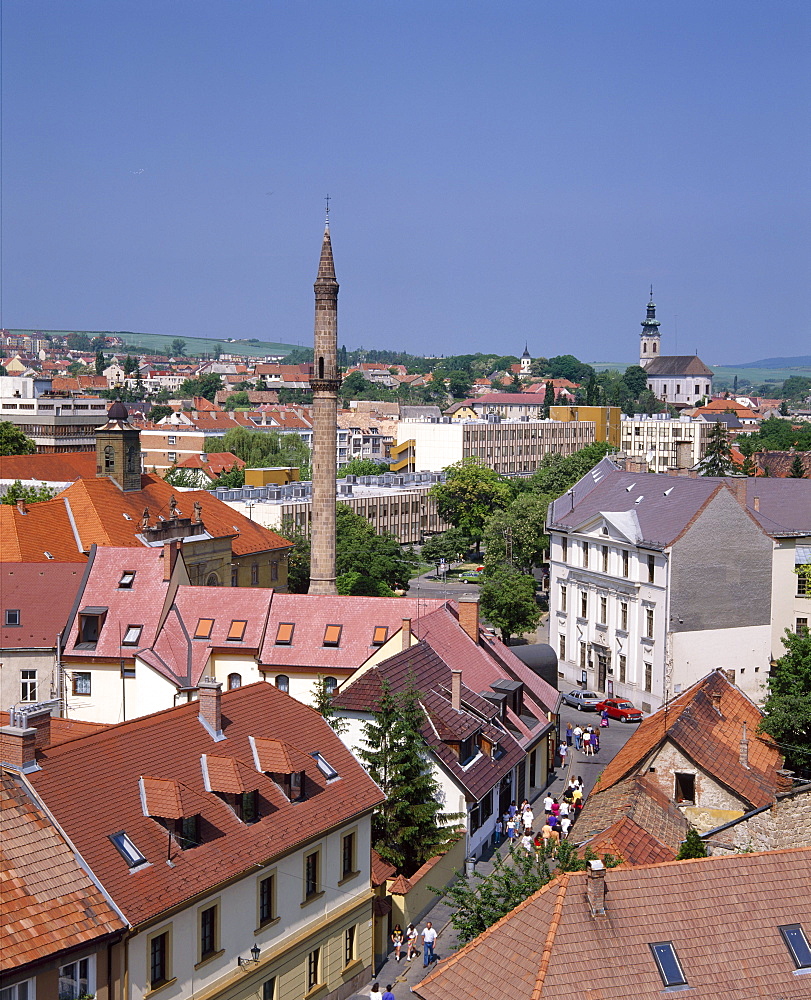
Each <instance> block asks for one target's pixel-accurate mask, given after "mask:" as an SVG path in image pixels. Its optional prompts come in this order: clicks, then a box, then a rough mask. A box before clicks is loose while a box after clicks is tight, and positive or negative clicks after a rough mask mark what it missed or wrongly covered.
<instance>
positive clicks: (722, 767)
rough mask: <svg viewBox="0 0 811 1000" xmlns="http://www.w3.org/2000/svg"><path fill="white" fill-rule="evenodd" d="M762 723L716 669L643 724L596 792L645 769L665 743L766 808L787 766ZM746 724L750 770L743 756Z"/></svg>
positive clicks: (753, 805) (754, 805) (750, 802)
mask: <svg viewBox="0 0 811 1000" xmlns="http://www.w3.org/2000/svg"><path fill="white" fill-rule="evenodd" d="M719 699H720V700H719ZM762 718H763V716H762V713H761V712H760V710H759V709H758V707H757V706H756V705H755V704H754V703H753V702H751V701H750V700H749V699H748V698H747V697H746V695H745V694H744V693H743V692H742V691H741V690H740V689H739V688H737V687H736V686H735V685H734V684H730V682H729V681H728V680H727V679H726V677H725V676H724V674H723V672H722V671H720V670H714V671H713V672H712V673H711V674H708V675H707V676H706V677H704V678H702V679H701V680H700V681H697V682H696V683H695V684H694V685H693V686H692V687H690V688H688V690H687V691H685V692H683V693H682V694H680V695H679V696H678V697H677V698H674V699H673V701H671V702H670V704H669V705H667V706H665V707H664V708H660V709H659V711H658V712H655V713H654V714H653V715H650V716H648V718H647V719H644V720H643V721H642V722H641V723H640V725H639V728H638V729H637V730H636V732H635V733H634V734H633V736H632V737H631V738H630V739H629V740H628V742H627V743H626V744H625V746H624V747H623V748H622V749H621V750H620V751H619V752H618V753H617V754H616V756H615V757H614V758H613V759H612V760H611V761H610V762H609V764H608V766H607V767H606V768H605V770H604V771H603V772H602V775H601V776H600V779H599V784H598V786H597V788H598V790H599V791H600V792H602V791H603V789H606V788H610V787H611V786H612V785H614V784H616V783H617V782H619V781H622V779H623V778H626V777H628V776H629V775H631V774H634V773H637V772H638V771H639V770H640V769H641V768H643V767H645V768H646V767H647V762H648V760H649V759H650V758H651V756H652V755H653V754H654V753H655V752H656V750H658V748H659V747H660V746H662V745H663V744H664V743H665V742H666V741H667V742H670V743H673V744H675V746H677V747H678V748H679V749H680V750H681V751H682V752H683V753H684V754H685V755H686V756H687V757H689V758H690V760H692V761H693V762H694V763H695V765H696V767H698V768H699V769H700V770H701V771H703V772H704V773H705V774H707V775H709V776H710V777H712V778H713V779H715V780H716V781H718V782H719V783H720V784H722V785H724V786H726V788H728V789H729V790H730V791H731V792H732V793H733V794H734V795H736V796H737V797H738V798H740V799H742V800H743V801H744V802H745V803H747V804H748V805H749V806H750V807H751V808H758V807H760V806H765V805H768V804H769V803H771V802H773V801H774V798H775V795H776V794H777V792H778V791H783V790H784V784H785V781H784V779H783V778H782V777H781V775H779V774H778V771H779V770H780V769H781V768H782V766H783V759H782V757H781V755H780V753H779V751H778V750H777V749H776V748H775V747H774V746H773V745H772V744H771V743H770V742H769V741H768V740H765V739H763V738H761V737H760V736H758V735H757V727H758V725H759V724H760V721H761V719H762ZM744 724H745V725H746V735H747V739H748V757H749V767H748V768H745V767H744V766H743V765H742V764H741V761H740V756H739V748H740V743H741V738H742V736H743V732H744Z"/></svg>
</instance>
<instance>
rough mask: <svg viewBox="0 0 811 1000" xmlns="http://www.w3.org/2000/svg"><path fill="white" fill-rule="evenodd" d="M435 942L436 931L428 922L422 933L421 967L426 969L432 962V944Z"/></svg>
mask: <svg viewBox="0 0 811 1000" xmlns="http://www.w3.org/2000/svg"><path fill="white" fill-rule="evenodd" d="M435 941H436V931H435V930H434V927H433V924H432V923H431V921H430V920H429V921H428V923H427V924H426V925H425V930H424V931H423V932H422V967H423V968H424V969H427V968H428V966H429V965H430V964H431V962H433V960H434V942H435Z"/></svg>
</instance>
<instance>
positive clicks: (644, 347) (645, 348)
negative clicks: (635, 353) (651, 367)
mask: <svg viewBox="0 0 811 1000" xmlns="http://www.w3.org/2000/svg"><path fill="white" fill-rule="evenodd" d="M642 353H643V354H647V353H648V345H647V344H646V343H644V341H643V343H642Z"/></svg>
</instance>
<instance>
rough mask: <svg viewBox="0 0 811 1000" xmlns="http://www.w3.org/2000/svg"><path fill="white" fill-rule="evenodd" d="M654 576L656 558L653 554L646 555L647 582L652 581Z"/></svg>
mask: <svg viewBox="0 0 811 1000" xmlns="http://www.w3.org/2000/svg"><path fill="white" fill-rule="evenodd" d="M655 578H656V560H655V558H654V557H653V556H648V583H653V582H654V580H655Z"/></svg>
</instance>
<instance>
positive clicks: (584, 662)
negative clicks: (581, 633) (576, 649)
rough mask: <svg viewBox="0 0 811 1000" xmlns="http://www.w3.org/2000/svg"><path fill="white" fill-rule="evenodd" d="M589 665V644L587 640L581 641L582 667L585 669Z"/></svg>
mask: <svg viewBox="0 0 811 1000" xmlns="http://www.w3.org/2000/svg"><path fill="white" fill-rule="evenodd" d="M587 666H588V646H587V645H586V644H585V642H581V643H580V669H581V670H585V669H586V667H587Z"/></svg>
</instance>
